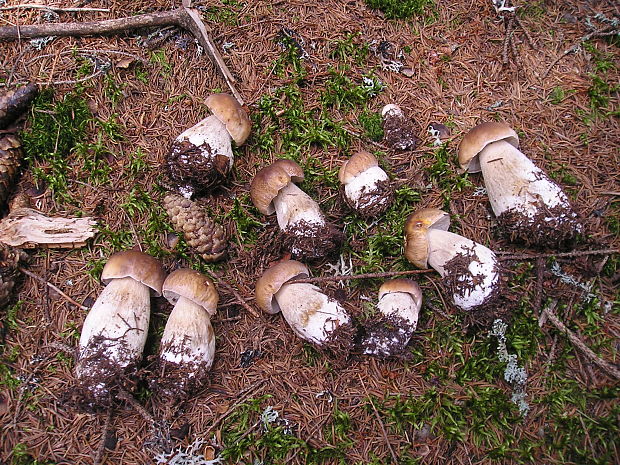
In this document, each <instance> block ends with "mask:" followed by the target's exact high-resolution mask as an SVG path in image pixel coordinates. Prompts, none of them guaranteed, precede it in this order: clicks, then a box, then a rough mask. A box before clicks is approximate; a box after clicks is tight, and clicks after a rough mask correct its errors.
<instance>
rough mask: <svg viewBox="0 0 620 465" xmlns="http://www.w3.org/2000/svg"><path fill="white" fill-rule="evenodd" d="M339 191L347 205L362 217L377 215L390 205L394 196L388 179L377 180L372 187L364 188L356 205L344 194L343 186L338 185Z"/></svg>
mask: <svg viewBox="0 0 620 465" xmlns="http://www.w3.org/2000/svg"><path fill="white" fill-rule="evenodd" d="M340 192H341V194H342V198H343V199H344V201H345V202H346V203H347V205H348V206H349V207H350V208H351V209H353V210H355V211H357V212H358V213H359V214H360V215H361V216H363V217H364V218H373V217H376V216H379V215H380V214H381V213H383V212H384V211H385V210H387V209H388V208H389V207H390V205H391V204H392V200H393V198H394V190H393V189H392V185H391V183H390V180H389V179H388V180H384V181H377V182H376V183H375V184H374V187H373V188H372V189H365V190H364V192H362V194H361V195H360V196H359V199H358V200H357V205H356V204H355V203H354V202H352V201H351V200H350V199H349V198H348V197H347V196H346V194H345V187H344V186H341V187H340Z"/></svg>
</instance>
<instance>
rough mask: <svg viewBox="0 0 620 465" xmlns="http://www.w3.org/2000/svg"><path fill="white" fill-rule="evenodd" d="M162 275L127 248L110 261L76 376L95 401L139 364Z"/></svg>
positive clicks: (84, 329) (154, 263)
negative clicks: (152, 306) (104, 285)
mask: <svg viewBox="0 0 620 465" xmlns="http://www.w3.org/2000/svg"><path fill="white" fill-rule="evenodd" d="M164 278H165V273H164V270H163V268H162V266H161V263H160V262H159V261H158V260H156V259H155V258H153V257H151V256H149V255H147V254H144V253H142V252H138V251H136V250H127V251H124V252H118V253H116V254H114V255H112V256H111V257H110V259H109V260H108V262H107V263H106V265H105V267H104V268H103V272H102V274H101V280H102V281H103V282H104V283H105V284H107V286H106V287H105V289H104V290H103V291H102V292H101V294H100V295H99V297H97V300H96V301H95V303H94V304H93V307H92V308H91V309H90V312H89V313H88V315H87V316H86V319H85V320H84V326H83V327H82V334H81V336H80V342H79V354H78V361H77V364H76V367H75V373H76V376H77V378H78V379H79V380H80V382H81V384H82V386H83V387H84V388H86V390H87V391H88V392H89V394H90V396H92V398H94V400H95V401H97V402H105V400H106V397H107V396H108V395H109V393H110V389H111V388H113V387H114V386H115V385H118V384H120V383H122V380H123V378H124V377H125V376H126V375H127V374H128V372H130V371H131V370H132V369H133V368H135V366H136V365H137V364H138V363H139V361H140V359H141V358H142V351H143V349H144V344H145V342H146V336H147V332H148V327H149V319H150V314H151V302H150V294H151V293H153V294H155V295H156V296H160V295H161V286H162V283H163V282H164Z"/></svg>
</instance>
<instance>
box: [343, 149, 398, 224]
mask: <svg viewBox="0 0 620 465" xmlns="http://www.w3.org/2000/svg"><path fill="white" fill-rule="evenodd" d="M338 179H340V182H341V183H342V184H343V185H344V197H345V199H346V201H347V203H348V204H349V206H350V207H351V208H353V209H355V210H357V211H358V212H359V213H360V214H361V215H362V216H366V217H371V216H375V215H379V214H381V213H382V212H384V211H385V210H386V209H387V208H388V207H389V206H390V202H391V200H392V196H393V192H392V189H391V187H390V180H389V178H388V175H387V174H386V172H385V171H383V170H382V169H381V168H380V167H379V163H378V162H377V159H376V158H375V157H374V155H372V154H371V153H369V152H366V151H365V150H362V151H360V152H357V153H355V154H354V155H353V156H352V157H351V158H349V159H348V160H347V161H345V162H344V163H343V164H342V166H341V167H340V171H339V172H338Z"/></svg>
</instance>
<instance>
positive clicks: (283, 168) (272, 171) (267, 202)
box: [250, 159, 304, 215]
mask: <svg viewBox="0 0 620 465" xmlns="http://www.w3.org/2000/svg"><path fill="white" fill-rule="evenodd" d="M303 179H304V172H303V170H302V169H301V167H300V166H299V165H298V164H297V163H295V162H294V161H293V160H284V159H283V160H277V161H275V162H274V163H272V164H271V165H269V166H266V167H265V168H262V169H261V170H260V171H259V172H258V173H256V176H254V179H252V183H251V184H250V197H251V198H252V203H254V206H255V207H256V208H258V210H259V211H260V212H261V213H262V214H264V215H271V214H272V213H273V212H275V211H276V210H275V207H274V206H273V203H272V202H273V199H274V198H276V196H277V195H278V192H280V190H281V189H283V188H284V187H286V186H287V185H288V184H289V183H290V182H291V181H293V182H299V181H303Z"/></svg>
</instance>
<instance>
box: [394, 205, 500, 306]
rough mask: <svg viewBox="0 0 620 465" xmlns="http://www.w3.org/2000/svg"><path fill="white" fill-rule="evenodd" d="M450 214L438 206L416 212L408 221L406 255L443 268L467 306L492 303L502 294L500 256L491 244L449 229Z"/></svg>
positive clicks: (457, 299)
mask: <svg viewBox="0 0 620 465" xmlns="http://www.w3.org/2000/svg"><path fill="white" fill-rule="evenodd" d="M449 226H450V216H449V215H448V214H447V213H446V212H444V211H441V210H438V209H436V208H424V209H421V210H418V211H417V212H414V213H412V214H411V215H409V217H408V218H407V221H406V223H405V257H406V258H407V260H409V261H410V262H411V263H413V264H414V265H415V266H417V267H418V268H428V265H430V266H431V267H432V268H433V269H435V270H436V271H438V272H439V274H441V276H442V277H443V279H444V282H445V283H446V285H447V287H448V289H449V290H450V292H451V293H452V298H453V301H454V304H455V305H456V306H457V307H459V308H461V309H463V310H475V309H477V308H479V307H482V306H483V305H489V304H491V303H492V302H493V300H494V299H495V297H496V296H497V295H498V294H499V289H500V271H499V270H500V269H499V263H498V260H497V257H496V256H495V254H494V253H493V252H492V251H491V250H490V249H488V248H487V247H485V246H483V245H481V244H478V243H477V242H474V241H472V240H470V239H466V238H465V237H463V236H459V235H458V234H454V233H451V232H449V231H448V228H449Z"/></svg>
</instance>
